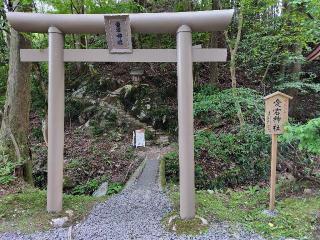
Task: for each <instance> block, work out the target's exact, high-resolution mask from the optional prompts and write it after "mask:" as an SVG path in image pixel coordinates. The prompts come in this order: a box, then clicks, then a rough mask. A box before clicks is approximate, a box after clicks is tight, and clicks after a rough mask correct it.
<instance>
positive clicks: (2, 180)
mask: <svg viewBox="0 0 320 240" xmlns="http://www.w3.org/2000/svg"><path fill="white" fill-rule="evenodd" d="M14 168H15V165H14V164H13V163H12V162H6V163H4V164H1V167H0V185H1V184H4V185H7V184H9V183H11V182H12V181H13V180H14V179H15V177H14V176H13V172H14Z"/></svg>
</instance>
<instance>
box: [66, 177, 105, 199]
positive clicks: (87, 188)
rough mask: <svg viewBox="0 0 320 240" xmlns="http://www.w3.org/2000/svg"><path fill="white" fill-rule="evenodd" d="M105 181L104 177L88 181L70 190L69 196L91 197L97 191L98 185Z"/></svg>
mask: <svg viewBox="0 0 320 240" xmlns="http://www.w3.org/2000/svg"><path fill="white" fill-rule="evenodd" d="M106 180H107V177H106V176H103V177H100V178H94V179H91V180H88V181H87V182H86V183H84V184H81V185H78V186H76V187H75V188H74V189H73V190H72V192H71V194H72V195H85V194H89V195H91V194H92V193H93V192H94V191H95V190H97V189H98V187H99V186H100V184H101V183H103V182H105V181H106Z"/></svg>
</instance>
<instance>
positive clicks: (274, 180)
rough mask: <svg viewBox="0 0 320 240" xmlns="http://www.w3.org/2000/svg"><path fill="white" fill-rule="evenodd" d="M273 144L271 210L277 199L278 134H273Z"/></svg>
mask: <svg viewBox="0 0 320 240" xmlns="http://www.w3.org/2000/svg"><path fill="white" fill-rule="evenodd" d="M271 137H272V146H271V177H270V204H269V210H270V211H273V210H274V208H275V199H276V181H277V176H276V170H277V169H276V168H277V149H278V140H277V134H272V135H271Z"/></svg>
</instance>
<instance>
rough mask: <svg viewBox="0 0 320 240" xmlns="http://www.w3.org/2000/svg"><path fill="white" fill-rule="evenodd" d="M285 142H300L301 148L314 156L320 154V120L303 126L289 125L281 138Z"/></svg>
mask: <svg viewBox="0 0 320 240" xmlns="http://www.w3.org/2000/svg"><path fill="white" fill-rule="evenodd" d="M281 140H282V141H285V142H290V143H291V142H296V141H298V142H299V148H300V149H301V150H306V151H308V152H310V153H312V154H317V155H319V154H320V118H315V119H312V120H310V121H309V122H308V123H306V124H302V125H299V124H297V125H288V126H286V127H285V133H284V134H283V135H282V136H281Z"/></svg>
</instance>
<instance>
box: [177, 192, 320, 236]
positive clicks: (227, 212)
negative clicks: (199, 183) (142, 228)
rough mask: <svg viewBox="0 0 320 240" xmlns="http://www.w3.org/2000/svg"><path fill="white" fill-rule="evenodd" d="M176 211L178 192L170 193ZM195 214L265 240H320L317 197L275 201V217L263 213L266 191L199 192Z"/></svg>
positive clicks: (267, 196)
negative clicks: (241, 227)
mask: <svg viewBox="0 0 320 240" xmlns="http://www.w3.org/2000/svg"><path fill="white" fill-rule="evenodd" d="M171 199H172V200H173V203H174V205H175V209H179V208H178V205H179V194H178V191H176V190H175V191H173V192H171ZM196 201H197V214H198V215H199V216H202V217H205V218H207V219H209V221H213V220H220V221H227V222H230V223H231V224H238V223H240V224H241V225H242V226H243V227H244V228H246V229H247V230H250V231H254V232H257V233H259V234H261V235H263V236H264V237H266V238H267V239H282V238H294V239H320V194H319V192H318V193H314V194H312V195H308V196H289V197H283V198H281V199H278V201H277V203H276V204H277V205H276V209H277V211H278V215H277V216H276V217H270V216H268V215H266V214H264V213H263V210H265V209H267V208H268V202H269V195H268V189H267V188H259V187H251V188H249V189H247V190H224V191H222V190H221V191H210V192H208V191H198V192H197V194H196Z"/></svg>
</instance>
